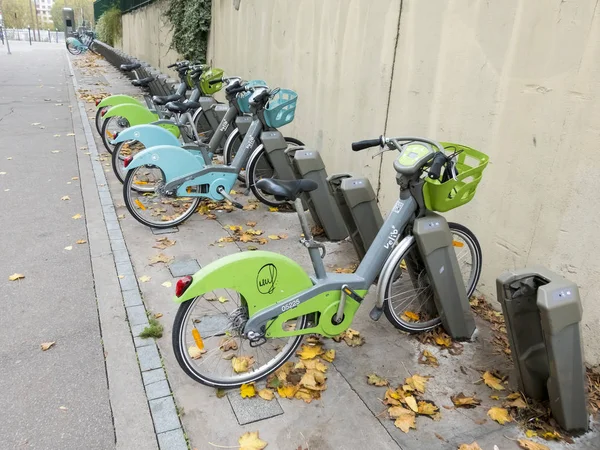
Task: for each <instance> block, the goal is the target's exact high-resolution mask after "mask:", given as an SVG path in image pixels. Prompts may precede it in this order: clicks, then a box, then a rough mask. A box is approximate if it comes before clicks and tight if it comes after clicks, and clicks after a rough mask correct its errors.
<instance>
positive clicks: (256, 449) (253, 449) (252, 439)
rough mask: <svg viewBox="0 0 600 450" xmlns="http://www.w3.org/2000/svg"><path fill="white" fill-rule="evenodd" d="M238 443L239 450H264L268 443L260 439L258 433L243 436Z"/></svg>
mask: <svg viewBox="0 0 600 450" xmlns="http://www.w3.org/2000/svg"><path fill="white" fill-rule="evenodd" d="M238 442H239V444H240V449H239V450H262V449H263V448H265V447H266V446H267V443H266V442H265V441H263V440H261V439H260V438H259V437H258V431H251V432H248V433H244V434H242V436H241V437H240V438H239V440H238Z"/></svg>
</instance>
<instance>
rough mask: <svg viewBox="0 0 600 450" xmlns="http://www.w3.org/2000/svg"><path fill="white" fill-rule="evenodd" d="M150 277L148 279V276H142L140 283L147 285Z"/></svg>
mask: <svg viewBox="0 0 600 450" xmlns="http://www.w3.org/2000/svg"><path fill="white" fill-rule="evenodd" d="M150 279H151V277H149V276H148V275H143V276H141V277H140V281H141V282H142V283H147V282H148V281H150Z"/></svg>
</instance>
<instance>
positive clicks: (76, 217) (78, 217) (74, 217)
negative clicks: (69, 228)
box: [71, 214, 81, 220]
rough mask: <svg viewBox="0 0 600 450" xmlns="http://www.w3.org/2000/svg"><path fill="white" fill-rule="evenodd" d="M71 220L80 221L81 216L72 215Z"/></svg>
mask: <svg viewBox="0 0 600 450" xmlns="http://www.w3.org/2000/svg"><path fill="white" fill-rule="evenodd" d="M71 218H72V219H75V220H79V219H81V214H75V215H74V216H73V217H71Z"/></svg>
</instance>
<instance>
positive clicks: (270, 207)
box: [269, 206, 279, 212]
mask: <svg viewBox="0 0 600 450" xmlns="http://www.w3.org/2000/svg"><path fill="white" fill-rule="evenodd" d="M277 211H279V208H277V207H276V206H269V212H277Z"/></svg>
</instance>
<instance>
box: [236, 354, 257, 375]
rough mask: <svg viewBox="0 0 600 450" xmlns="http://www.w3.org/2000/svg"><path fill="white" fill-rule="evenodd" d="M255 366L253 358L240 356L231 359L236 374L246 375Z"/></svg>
mask: <svg viewBox="0 0 600 450" xmlns="http://www.w3.org/2000/svg"><path fill="white" fill-rule="evenodd" d="M252 364H254V358H253V357H252V356H240V357H234V358H232V359H231V366H232V367H233V371H234V372H235V373H244V372H247V371H248V369H249V368H250V367H251V366H252Z"/></svg>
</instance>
